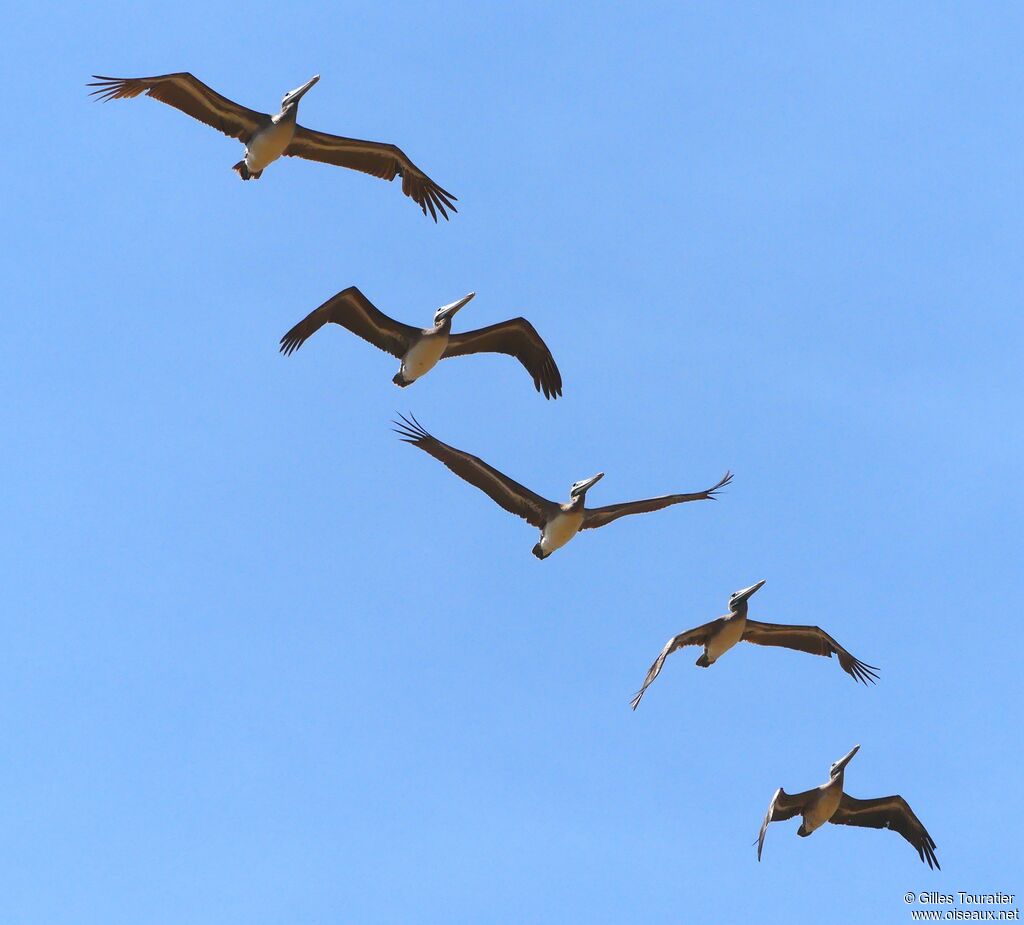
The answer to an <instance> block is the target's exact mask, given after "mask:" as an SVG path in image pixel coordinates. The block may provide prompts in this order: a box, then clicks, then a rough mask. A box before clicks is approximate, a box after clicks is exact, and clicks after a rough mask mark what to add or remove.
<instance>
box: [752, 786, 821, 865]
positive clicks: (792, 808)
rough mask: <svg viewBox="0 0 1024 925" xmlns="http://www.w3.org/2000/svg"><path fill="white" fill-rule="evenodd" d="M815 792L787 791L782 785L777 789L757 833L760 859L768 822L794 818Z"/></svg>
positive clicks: (758, 856)
mask: <svg viewBox="0 0 1024 925" xmlns="http://www.w3.org/2000/svg"><path fill="white" fill-rule="evenodd" d="M813 792H814V791H813V790H804V791H803V792H802V793H786V791H785V790H783V789H782V788H781V787H779V789H778V790H776V791H775V796H773V797H772V801H771V803H769V804H768V812H766V813H765V814H764V822H762V823H761V831H760V832H758V833H757V859H758V860H759V861H760V860H761V851H762V849H763V848H764V836H765V833H766V832H767V831H768V823H769V822H785V820H787V819H792V818H793V817H794V816H795V815H796V814H797V813H800V812H803V808H804V806H805V805H806V804H807V800H808V798H809V797H810V795H811V794H812V793H813Z"/></svg>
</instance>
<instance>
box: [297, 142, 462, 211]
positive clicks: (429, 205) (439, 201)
mask: <svg viewBox="0 0 1024 925" xmlns="http://www.w3.org/2000/svg"><path fill="white" fill-rule="evenodd" d="M284 153H285V154H286V155H288V156H289V157H302V158H305V159H306V160H307V161H320V163H322V164H333V165H334V166H335V167H348V168H350V169H351V170H359V171H362V172H363V173H368V174H370V176H373V177H379V178H380V179H381V180H394V179H395V177H396V176H399V177H401V178H402V192H403V193H405V195H406V196H408V197H409V198H410V199H412V200H413V202H415V203H416V204H417V205H418V206H419V207H420V208H421V209H422V210H423V214H424V215H426V214H427V210H428V209H429V210H430V217H431V218H433V220H434V221H435V222H436V221H437V213H438V212H440V213H441V216H442V217H443V218H445V219H447V218H448V211H451V212H458V211H459V210H458V209H456V208H455V205H454V203H455V202H457V201H458V200H457V199H456V197H455V196H453V195H452V194H451V193H449V192H448V191H447V190H444V189H441V187H440V186H438V185H437V184H436V183H435V182H434V181H433V180H431V179H430V177H428V176H427V175H426V174H425V173H424V172H423V171H422V170H420V169H419V168H418V167H417V166H416V165H415V164H414V163H413V162H412V161H411V160H409V158H408V157H407V156H406V154H405V152H404V151H402V149H401V148H399V147H396V146H395V145H389V144H384V143H382V142H378V141H360V140H359V139H358V138H343V137H342V136H341V135H329V134H327V132H317V131H314V130H313V129H310V128H305V127H304V126H302V125H297V126H296V127H295V137H294V138H293V139H292V142H291V144H290V145H288V147H287V148H286V149H285V152H284ZM446 210H448V211H446Z"/></svg>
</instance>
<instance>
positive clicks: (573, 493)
mask: <svg viewBox="0 0 1024 925" xmlns="http://www.w3.org/2000/svg"><path fill="white" fill-rule="evenodd" d="M603 478H604V473H603V472H598V473H597V475H592V476H591V477H590V478H589V479H581V480H580V481H578V482H573V484H572V488H570V489H569V497H570V498H572V499H573V501H575V500H577V499H578V498H583V497H585V496H586V494H587V492H588V491H590V489H591V488H593V487H594V486H595V485H596V484H597V483H598V482H600V481H601V479H603Z"/></svg>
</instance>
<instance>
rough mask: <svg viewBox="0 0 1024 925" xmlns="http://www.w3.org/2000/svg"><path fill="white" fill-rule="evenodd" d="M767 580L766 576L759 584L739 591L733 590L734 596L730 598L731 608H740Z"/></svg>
mask: <svg viewBox="0 0 1024 925" xmlns="http://www.w3.org/2000/svg"><path fill="white" fill-rule="evenodd" d="M765 581H767V579H766V578H762V579H761V580H760V581H759V582H758V583H757V584H754V585H751V586H750V587H749V588H743V589H741V590H739V591H733V592H732V596H731V597H730V598H729V609H730V610H739V609H740V607H742V606H744V605H745V604H746V603H747V600H748V599H749V598H750V596H751V595H752V594H754V593H755V592H756V591H759V590H760V589H761V586H762V585H763V584H764V583H765Z"/></svg>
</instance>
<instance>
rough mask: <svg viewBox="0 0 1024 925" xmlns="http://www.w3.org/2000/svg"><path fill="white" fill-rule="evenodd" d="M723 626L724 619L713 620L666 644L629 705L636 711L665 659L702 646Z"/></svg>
mask: <svg viewBox="0 0 1024 925" xmlns="http://www.w3.org/2000/svg"><path fill="white" fill-rule="evenodd" d="M721 624H722V618H721V617H719V618H718V619H717V620H712V621H711V622H710V623H705V624H704V625H703V626H697V627H694V628H693V629H692V630H686V631H685V632H683V633H679V634H678V635H676V636H673V637H672V638H671V639H670V640H669V641H668V642H666V643H665V648H664V649H662V650H661V652H660V653H659V654H658V657H657V658H656V659H655V660H654V664H652V665H651V667H650V668H648V669H647V677H646V678H644V683H643V685H642V686H641V688H640V690H638V691H637V692H636V693H635V694H634V695H633V699H632V700H631V701H630V702H629V705H630V706H631V707H632V708H633V709H634V710H635V709H636V708H637V706H638V705H639V703H640V699H641V698H642V697H643V695H644V691H646V690H647V688H648V687H650V685H651V683H652V682H653V681H654V679H655V678H656V677H658V675H659V674H661V667H662V665H664V664H665V659H666V658H668V657H669V656H670V655H671V654H672V653H673V652H675V651H677V650H678V649H682V648H683V646H702V645H704V644H705V643H706V642H707V641H708V638H709V637H710V636H711V634H712V632H713V630H715V629H716V628H717V627H718V626H720V625H721Z"/></svg>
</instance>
